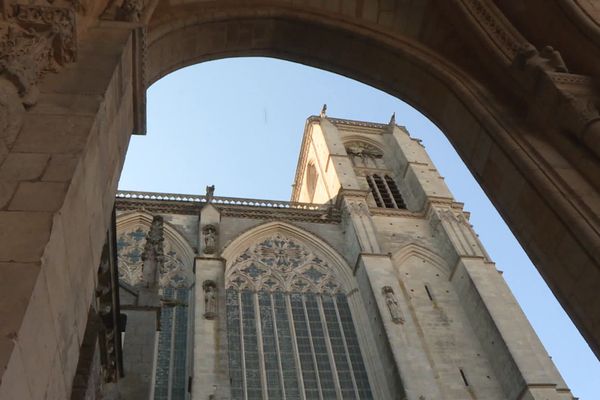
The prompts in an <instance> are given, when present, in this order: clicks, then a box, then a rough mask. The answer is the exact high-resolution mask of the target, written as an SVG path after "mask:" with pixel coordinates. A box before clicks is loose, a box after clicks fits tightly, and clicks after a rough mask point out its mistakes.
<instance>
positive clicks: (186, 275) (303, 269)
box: [73, 110, 574, 400]
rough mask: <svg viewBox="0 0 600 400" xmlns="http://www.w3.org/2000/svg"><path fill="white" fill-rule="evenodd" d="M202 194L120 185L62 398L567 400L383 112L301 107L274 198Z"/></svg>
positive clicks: (523, 322) (467, 229)
mask: <svg viewBox="0 0 600 400" xmlns="http://www.w3.org/2000/svg"><path fill="white" fill-rule="evenodd" d="M217 189H218V188H217ZM215 192H218V190H216V191H215V188H214V187H208V188H207V191H206V195H185V194H170V193H148V192H118V194H117V200H116V205H115V213H114V215H113V222H114V224H115V229H113V230H112V231H111V232H109V235H108V237H107V240H106V242H107V244H106V245H105V252H104V254H103V260H105V264H106V265H105V267H104V268H103V267H102V265H101V268H100V270H99V272H98V282H99V283H102V282H106V285H105V286H104V287H106V288H107V289H106V290H105V292H103V291H102V290H103V289H102V288H103V286H102V285H100V284H99V288H98V289H96V292H97V293H96V295H97V298H98V300H97V310H96V312H94V311H90V313H91V314H98V319H99V321H100V324H103V326H104V328H103V329H101V333H102V334H101V337H100V341H99V342H100V345H99V347H94V346H90V349H89V351H87V353H86V351H85V344H86V340H85V339H84V346H83V347H82V353H81V354H82V355H81V356H80V360H79V364H78V368H77V371H78V372H77V376H76V380H75V381H74V389H73V390H74V392H73V393H75V394H76V393H80V394H81V396H82V397H77V398H88V397H85V393H90V390H91V389H90V387H95V388H96V389H95V390H101V391H103V392H104V396H105V397H106V398H120V399H124V400H125V399H127V400H138V399H139V400H141V399H144V400H146V399H153V400H189V399H192V400H229V399H231V400H258V399H261V400H283V399H285V400H312V399H314V400H333V399H356V400H358V399H360V400H363V399H374V400H395V399H398V400H401V399H406V400H439V399H448V400H450V399H453V400H469V399H472V400H475V399H477V400H484V399H485V400H504V399H523V400H568V399H574V398H573V396H572V394H571V392H570V390H569V388H568V387H567V386H566V384H565V382H564V381H563V379H562V378H561V376H560V374H559V372H558V371H557V369H556V367H555V366H554V364H553V363H552V361H551V359H550V357H549V355H548V354H547V352H546V351H545V349H544V347H543V346H542V344H541V342H540V340H539V339H538V337H537V336H536V334H535V332H534V331H533V329H532V327H531V326H530V324H529V322H528V321H527V318H526V317H525V315H524V314H523V312H522V311H521V309H520V308H519V305H518V304H517V302H516V300H515V298H514V297H513V295H512V294H511V292H510V290H509V288H508V286H507V284H506V282H505V281H504V279H503V278H502V275H501V273H500V272H499V271H498V270H497V269H496V266H495V264H494V263H493V261H492V260H491V259H490V257H489V256H488V254H487V253H486V251H485V249H484V248H483V246H482V244H481V242H480V241H479V239H478V237H477V234H476V233H475V232H474V231H473V228H472V227H471V225H470V224H469V214H468V213H467V212H465V211H463V206H462V203H460V202H457V201H456V200H455V199H454V198H453V197H452V194H451V193H450V191H449V189H448V188H447V187H446V184H445V183H444V179H443V178H442V177H441V176H440V174H439V172H438V171H437V170H436V168H435V166H434V165H433V163H432V162H431V160H430V158H429V157H428V155H427V153H426V151H425V149H424V147H423V146H422V145H421V143H420V141H419V140H418V139H415V138H413V137H411V136H410V134H409V133H408V131H407V130H406V129H405V128H404V127H403V126H400V125H398V124H396V121H395V118H394V117H392V119H391V121H390V122H389V123H387V124H380V123H372V122H362V121H351V120H344V119H336V118H332V117H329V116H327V115H326V113H325V110H324V111H323V112H322V113H321V115H319V116H312V117H310V118H308V120H307V121H306V125H305V128H304V134H303V138H302V146H301V150H300V154H299V156H298V164H297V169H296V173H295V177H294V183H293V189H292V193H291V199H290V201H273V200H261V199H243V198H235V197H222V196H219V195H216V194H215ZM111 288H112V290H110V289H111ZM105 293H106V296H109V295H110V296H111V297H110V298H107V299H104V300H103V297H102V296H104V295H105ZM117 294H118V296H117ZM103 307H104V308H103ZM90 320H91V321H94V319H93V318H90ZM89 325H90V323H89V322H88V327H89ZM86 332H87V330H86ZM119 332H120V340H119ZM86 354H87V355H86ZM78 378H79V379H78ZM78 382H79V386H78ZM105 382H112V383H110V384H106V383H105ZM78 390H79V392H77V391H78ZM109 392H110V393H109ZM111 393H112V394H111ZM111 396H112V397H111ZM73 398H75V397H73ZM90 398H91V397H90Z"/></svg>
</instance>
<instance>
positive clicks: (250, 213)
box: [115, 197, 341, 223]
mask: <svg viewBox="0 0 600 400" xmlns="http://www.w3.org/2000/svg"><path fill="white" fill-rule="evenodd" d="M257 202H260V201H257ZM206 204H207V203H200V202H197V201H194V200H189V201H165V200H157V199H128V198H121V197H117V199H116V202H115V207H116V209H117V210H118V211H137V210H144V211H147V212H150V213H163V214H180V215H199V214H200V211H201V210H202V208H203V207H204V206H205V205H206ZM210 204H212V205H213V206H214V207H215V208H217V209H218V210H219V212H220V213H221V215H222V216H225V217H232V218H251V219H260V220H282V221H301V222H313V223H339V222H340V221H341V213H340V211H339V210H338V209H336V208H335V207H333V206H324V207H321V206H317V205H315V209H304V208H293V207H290V208H283V207H273V206H255V205H232V204H219V203H210ZM317 207H318V208H317Z"/></svg>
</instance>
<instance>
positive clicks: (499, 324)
mask: <svg viewBox="0 0 600 400" xmlns="http://www.w3.org/2000/svg"><path fill="white" fill-rule="evenodd" d="M291 200H292V202H313V203H318V204H331V205H332V206H337V207H339V208H340V209H341V210H342V220H341V225H342V228H341V229H342V232H343V246H344V250H343V251H344V254H345V256H346V257H347V259H349V260H350V265H353V266H354V267H353V273H354V276H355V278H356V280H357V282H358V288H359V293H360V296H361V298H362V301H363V302H364V304H365V308H366V314H365V315H359V316H357V320H358V321H357V325H364V326H368V327H369V329H371V330H372V333H373V336H374V337H375V338H377V340H376V343H375V345H374V348H372V349H367V350H366V351H365V353H366V354H368V356H367V357H379V359H380V360H381V363H382V365H383V371H377V374H381V375H383V376H384V377H385V381H381V384H385V385H387V386H388V387H389V388H390V391H391V392H392V393H396V394H397V395H398V396H399V397H398V398H404V397H402V396H405V398H408V399H415V400H416V399H531V400H534V399H535V400H542V399H544V400H546V399H553V400H559V399H560V400H567V399H572V398H573V397H572V395H571V392H570V390H569V389H568V388H567V386H566V384H565V382H564V381H563V379H562V377H561V376H560V374H559V372H558V371H557V369H556V367H555V366H554V364H553V363H552V361H551V359H550V357H549V355H548V354H547V352H546V351H545V349H544V347H543V345H542V344H541V342H540V340H539V339H538V337H537V335H536V334H535V332H534V331H533V329H532V327H531V325H530V324H529V322H528V320H527V318H526V317H525V315H524V314H523V312H522V310H521V309H520V307H519V306H518V304H517V302H516V300H515V298H514V297H513V295H512V293H511V292H510V289H509V288H508V286H507V284H506V282H505V281H504V279H503V278H502V275H501V273H500V272H499V271H498V270H497V269H496V266H495V264H494V263H493V262H492V260H491V259H490V257H489V256H488V254H487V253H486V251H485V249H484V248H483V246H482V244H481V243H480V241H479V239H478V237H477V235H476V234H475V232H474V231H473V228H472V226H471V225H470V224H469V214H468V213H467V212H465V211H463V204H462V203H459V202H457V201H455V199H454V198H453V196H452V194H451V193H450V191H449V189H448V188H447V186H446V184H445V182H444V179H443V177H442V176H441V175H440V174H439V172H438V171H437V169H436V168H435V166H434V165H433V163H432V161H431V159H430V158H429V156H428V155H427V152H426V151H425V148H424V147H423V145H422V144H421V142H420V140H418V139H415V138H412V137H411V136H410V134H409V133H408V131H407V130H406V128H405V127H403V126H400V125H398V124H396V121H395V116H392V118H391V120H390V122H389V123H388V124H377V123H370V122H362V121H350V120H343V119H337V118H331V117H328V116H327V115H326V114H325V112H322V113H321V115H320V116H313V117H310V118H309V119H308V120H307V123H306V126H305V130H304V137H303V142H302V147H301V151H300V155H299V160H298V166H297V170H296V176H295V182H294V185H293V192H292V197H291Z"/></svg>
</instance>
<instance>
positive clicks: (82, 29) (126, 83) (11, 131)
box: [0, 0, 600, 398]
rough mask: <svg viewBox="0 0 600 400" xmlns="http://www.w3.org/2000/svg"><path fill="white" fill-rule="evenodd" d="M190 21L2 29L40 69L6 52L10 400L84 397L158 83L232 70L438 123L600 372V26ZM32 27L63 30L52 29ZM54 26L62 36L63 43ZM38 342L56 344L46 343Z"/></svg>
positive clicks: (582, 16) (316, 14)
mask: <svg viewBox="0 0 600 400" xmlns="http://www.w3.org/2000/svg"><path fill="white" fill-rule="evenodd" d="M174 3H175V2H171V3H167V2H159V1H147V2H142V1H135V0H123V1H116V0H115V1H111V2H110V4H109V5H108V6H107V7H105V4H104V2H102V1H97V2H96V1H91V0H90V1H88V2H87V3H86V4H85V7H84V8H80V9H73V8H71V7H72V6H71V5H69V4H71V3H69V4H66V3H65V4H62V3H61V4H55V5H53V6H51V7H50V6H36V5H33V6H24V5H14V7H13V8H12V10H13V11H12V13H8V14H3V17H2V18H3V19H2V24H3V25H2V27H3V28H4V27H5V26H8V27H11V28H12V29H13V30H12V31H11V32H12V33H11V34H12V35H16V37H14V38H12V39H14V40H12V39H11V40H12V41H11V42H10V43H18V44H19V45H18V46H22V48H24V49H25V50H26V51H25V52H24V51H22V50H21V51H19V50H20V49H21V48H20V47H18V46H17V47H16V48H12V49H11V48H10V47H6V46H5V47H3V48H2V49H6V48H8V49H9V50H2V51H3V52H6V55H5V54H2V56H3V57H5V58H3V59H2V60H5V59H8V60H10V63H8V62H4V64H2V65H1V68H2V69H0V73H1V74H2V77H3V78H2V79H3V80H2V81H1V83H2V84H1V85H0V90H1V91H2V93H4V94H5V96H3V98H4V99H7V100H5V103H2V104H0V108H1V110H2V117H1V119H0V122H2V127H3V133H2V135H1V138H2V143H1V145H2V147H1V148H0V163H1V164H0V184H1V185H2V186H1V187H2V191H1V192H0V208H1V211H0V261H1V262H2V265H1V267H0V287H1V288H2V302H1V303H0V305H1V308H0V312H1V313H2V314H0V315H1V316H2V318H1V319H2V320H3V321H6V323H5V324H3V326H2V327H0V333H1V334H2V335H1V338H0V363H1V365H2V366H3V367H6V369H5V370H4V372H3V379H2V385H1V386H0V398H3V397H2V396H9V395H10V396H13V397H14V396H17V393H18V394H19V396H21V393H23V392H22V390H24V389H22V388H23V387H25V388H26V389H27V390H28V393H29V396H30V397H32V398H53V397H58V398H61V394H66V393H70V387H71V383H72V377H73V375H74V372H75V367H76V363H77V355H78V349H79V345H80V344H81V341H82V339H83V329H84V328H85V321H86V318H87V306H88V305H89V302H90V301H91V299H92V292H93V287H94V278H93V277H94V271H95V269H96V268H97V265H98V262H99V258H100V250H101V247H102V243H103V237H104V234H105V232H106V228H107V226H108V222H109V216H110V212H111V210H112V204H113V202H114V194H115V191H116V184H117V181H118V177H119V174H120V170H121V167H122V163H123V160H124V155H125V151H126V148H127V143H128V140H129V135H130V133H131V132H132V131H137V132H143V130H144V112H145V110H144V107H145V103H144V92H145V89H146V87H147V85H148V83H150V82H152V81H154V80H156V79H158V78H160V77H161V76H163V75H165V74H166V73H169V72H171V71H174V70H176V69H178V68H181V67H183V66H186V65H190V64H192V63H196V62H201V61H205V60H209V59H216V58H223V57H234V56H248V55H261V56H270V57H277V58H282V59H286V60H290V61H296V62H301V63H304V64H308V65H311V66H315V67H319V68H323V69H327V70H330V71H334V72H337V73H341V74H343V75H346V76H349V77H352V78H354V79H357V80H359V81H362V82H365V83H367V84H370V85H372V86H375V87H378V88H380V89H382V90H384V91H386V92H388V93H390V94H392V95H394V96H397V97H399V98H402V99H403V100H405V101H407V102H408V103H410V104H412V105H413V106H414V107H415V108H417V109H419V110H420V111H421V112H423V113H424V114H425V115H427V116H428V117H429V118H430V119H431V120H432V121H434V122H435V123H436V124H437V125H439V126H440V128H441V129H442V131H443V132H444V133H445V134H446V135H447V136H448V138H449V139H450V142H451V143H452V144H453V145H454V147H455V148H456V149H457V151H458V153H459V154H460V155H461V157H462V158H463V160H464V161H465V163H466V164H467V166H468V167H469V168H470V170H471V171H472V173H473V174H474V175H475V177H476V178H477V180H478V181H479V182H480V184H481V185H482V187H483V188H484V190H485V191H486V193H487V194H488V196H489V197H490V198H491V199H492V201H493V203H494V204H495V206H496V207H497V209H498V210H499V211H500V213H501V214H502V215H503V217H504V218H505V220H506V221H507V223H508V225H509V226H510V227H511V229H512V230H513V232H514V233H515V235H516V236H517V238H518V239H519V241H520V242H521V244H522V245H523V246H524V248H525V249H526V251H527V252H528V254H529V256H530V257H531V258H532V260H533V261H534V263H535V264H536V266H537V267H538V269H539V270H540V272H541V273H542V275H543V276H544V278H545V279H546V281H547V282H548V283H549V285H550V287H551V288H552V289H553V291H554V293H555V294H556V295H557V297H558V298H559V300H560V301H561V303H562V304H563V306H564V307H565V308H566V309H567V311H568V312H569V314H570V316H571V318H572V319H573V320H574V321H575V323H576V325H577V326H578V327H579V329H580V330H581V332H582V333H583V335H584V336H585V337H586V339H587V340H588V343H590V346H591V347H592V348H593V349H594V351H595V352H596V354H598V351H599V344H600V320H598V315H600V314H599V313H598V312H597V311H598V309H599V307H600V304H599V303H598V299H597V296H595V292H596V291H597V289H598V288H599V287H600V264H599V263H600V261H598V260H600V203H599V198H600V194H599V191H600V161H599V158H598V157H599V156H600V133H599V129H600V128H599V126H600V123H599V122H598V121H599V120H600V116H599V115H598V110H597V104H598V97H597V93H596V88H595V84H596V81H595V78H594V77H592V76H588V74H592V75H594V74H597V73H598V71H597V68H596V67H594V64H596V65H597V63H595V61H597V60H598V58H599V54H600V39H599V34H598V32H600V28H598V22H597V21H598V20H600V17H599V16H598V15H597V11H594V10H593V9H590V10H588V9H584V8H579V7H583V6H580V5H578V4H579V3H577V4H576V3H573V4H570V3H568V2H567V1H566V0H556V3H557V4H558V5H555V6H553V7H548V8H544V7H542V5H540V8H539V9H535V10H530V11H529V12H528V11H523V10H522V9H519V8H518V7H516V6H514V5H513V2H510V1H509V2H503V4H502V8H498V7H497V6H496V5H495V4H494V3H493V2H492V1H491V0H477V1H476V0H457V1H455V2H445V1H439V2H436V1H431V2H427V1H425V2H411V3H410V4H405V3H406V2H394V1H389V2H387V1H368V0H363V1H357V2H355V3H353V5H352V6H351V7H348V3H350V2H348V3H346V2H336V1H333V0H332V1H325V2H323V4H320V5H305V4H303V3H302V2H301V3H298V4H297V5H296V4H288V3H283V2H276V1H273V2H258V1H257V2H248V1H245V2H239V3H238V2H235V1H232V2H227V3H222V2H217V1H215V2H210V1H209V2H197V3H189V4H180V5H177V4H174ZM417 3H418V4H417ZM36 7H37V8H36ZM29 9H34V10H38V11H39V10H42V11H43V10H46V9H54V10H56V9H60V10H62V11H61V13H62V14H60V13H57V12H56V13H50V14H49V15H51V16H52V18H50V19H44V20H35V15H37V14H35V13H32V12H27V11H28V10H29ZM503 12H504V13H506V15H508V16H510V18H511V19H510V20H509V19H507V17H506V16H505V15H504V14H503ZM57 15H58V16H60V15H62V17H60V18H59V17H57ZM75 15H78V16H79V17H80V18H78V19H77V21H79V22H78V23H77V25H75V21H76V19H75V18H74V16H75ZM71 17H72V18H71ZM53 18H54V19H53ZM544 18H550V19H552V20H556V21H563V22H564V23H565V24H566V25H568V29H565V30H564V32H562V33H561V34H560V35H558V36H557V33H556V32H555V31H551V32H549V31H547V30H536V31H535V34H532V33H531V29H530V27H529V25H528V21H530V22H531V25H532V26H537V25H540V24H543V20H544ZM583 20H585V24H584V26H585V29H577V28H576V27H577V26H578V23H579V22H581V21H583ZM513 21H514V24H513V23H511V22H513ZM53 26H59V27H61V29H62V30H58V31H57V30H50V31H49V32H50V33H48V29H47V28H49V27H50V28H51V27H53ZM29 28H31V29H29ZM42 28H44V29H42ZM27 29H29V30H27ZM32 32H33V33H32ZM56 32H59V33H60V34H57V33H56ZM520 32H523V33H525V34H526V35H528V36H527V37H525V36H523V34H522V33H520ZM7 35H8V33H7ZM35 35H37V36H35ZM76 36H77V37H79V43H76V42H75V37H76ZM6 37H7V38H8V36H6ZM31 37H37V38H38V39H39V40H32V39H31ZM42 39H43V40H42ZM554 42H557V43H559V44H560V45H563V44H569V43H573V44H574V43H582V46H584V47H585V48H586V55H585V56H582V55H581V54H580V53H579V52H574V51H572V50H571V49H568V51H566V52H565V53H564V54H563V55H564V56H565V60H563V59H562V57H561V54H560V53H558V52H557V51H556V50H554V49H551V48H544V46H546V45H548V44H553V43H554ZM536 47H537V49H536ZM50 49H53V50H50ZM538 50H539V51H538ZM558 50H561V51H562V48H561V49H558ZM27 51H29V53H28V52H27ZM25 54H34V55H37V56H38V58H31V57H30V58H27V57H26V56H25ZM75 58H76V61H75ZM40 60H41V61H40ZM47 60H51V61H52V63H51V64H52V65H46V64H45V62H46V61H47ZM36 62H37V63H36ZM51 70H58V72H52V71H51ZM23 71H25V72H27V71H29V72H28V73H25V72H23ZM31 71H33V72H31ZM569 71H570V72H569ZM20 103H22V104H25V105H26V106H27V107H28V108H27V110H25V109H24V108H23V107H22V106H21V104H20ZM65 276H68V277H69V279H63V278H64V277H65ZM57 293H60V294H61V295H57ZM48 309H50V312H48ZM41 328H43V329H45V330H48V332H49V335H47V336H45V337H44V338H40V337H39V336H37V335H36V334H35V332H37V331H39V329H41ZM32 371H36V372H35V373H33V372H32ZM24 376H26V377H27V378H25V380H26V382H25V383H24V384H20V383H23V382H22V379H23V377H24ZM56 393H58V394H56ZM19 396H17V397H14V398H27V397H23V396H21V397H19ZM63 397H65V396H63Z"/></svg>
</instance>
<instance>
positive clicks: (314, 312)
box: [226, 235, 373, 400]
mask: <svg viewBox="0 0 600 400" xmlns="http://www.w3.org/2000/svg"><path fill="white" fill-rule="evenodd" d="M227 282H228V283H227V290H226V312H227V333H228V346H229V372H230V379H231V380H230V382H231V398H232V399H234V400H236V399H239V400H263V399H277V400H279V399H285V400H299V399H301V398H306V399H307V400H313V399H314V400H319V399H322V400H329V399H352V400H359V399H372V398H373V396H372V393H371V389H370V386H369V380H368V376H367V372H366V368H365V365H364V362H363V358H362V354H361V351H360V346H359V342H358V337H357V335H356V331H355V328H354V322H353V320H352V315H351V313H350V307H349V305H348V301H347V298H346V294H345V293H344V291H343V290H342V288H341V286H340V285H339V284H338V282H337V280H336V279H335V275H334V274H333V271H332V268H331V267H329V265H328V264H327V262H326V261H324V259H323V257H320V256H317V255H316V254H314V253H313V252H311V251H310V250H308V249H306V248H304V246H302V245H300V244H299V243H297V242H295V241H294V240H291V239H289V238H285V237H283V236H281V235H277V236H275V237H273V238H269V239H267V240H265V241H263V242H261V243H259V244H257V245H255V246H254V247H252V248H250V249H248V250H246V251H245V252H244V253H242V255H241V256H239V257H238V258H237V260H236V262H235V263H234V265H233V266H232V267H230V269H229V273H228V275H227ZM301 394H303V396H302V395H301Z"/></svg>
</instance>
